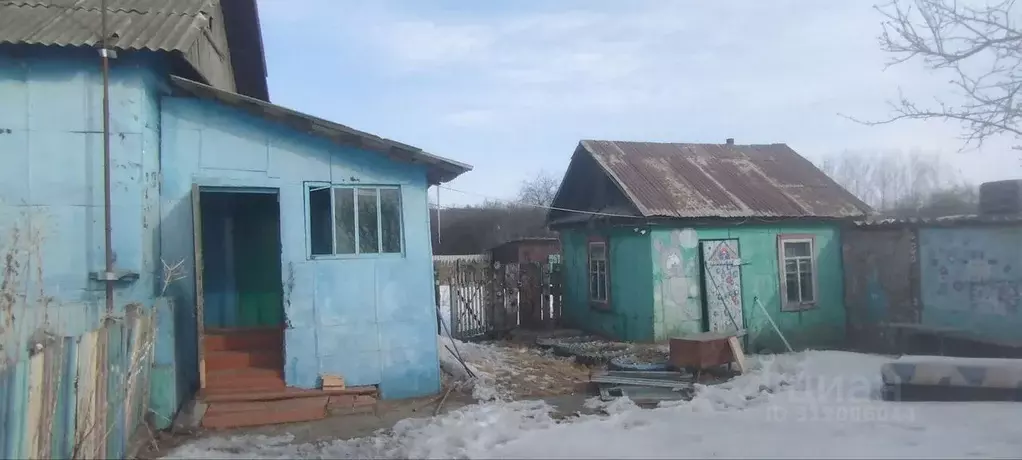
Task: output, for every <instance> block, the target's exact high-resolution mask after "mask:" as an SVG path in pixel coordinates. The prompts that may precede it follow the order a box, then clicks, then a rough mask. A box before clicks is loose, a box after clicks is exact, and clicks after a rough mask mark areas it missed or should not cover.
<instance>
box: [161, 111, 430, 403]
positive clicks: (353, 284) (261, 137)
mask: <svg viewBox="0 0 1022 460" xmlns="http://www.w3.org/2000/svg"><path fill="white" fill-rule="evenodd" d="M161 117H162V145H161V149H162V168H163V169H162V172H163V184H162V186H163V189H162V195H161V197H162V198H161V214H162V217H161V221H162V229H161V236H162V238H161V250H162V253H163V255H164V257H165V258H167V259H169V260H179V259H182V258H184V259H187V260H189V261H191V260H192V247H193V246H192V217H191V212H192V211H191V197H190V195H191V187H192V184H193V183H196V184H199V185H200V186H204V187H205V186H223V187H269V188H274V189H278V190H279V196H280V209H281V216H280V219H281V245H282V260H281V272H282V278H283V279H282V283H283V285H284V304H285V305H284V311H285V315H286V320H287V324H288V325H289V328H288V329H287V331H286V335H285V378H286V380H287V383H288V385H293V386H299V387H305V388H311V387H313V386H315V385H316V383H317V378H318V377H319V375H320V374H340V375H343V376H344V378H345V381H346V382H347V383H348V384H350V385H372V384H378V385H380V390H381V394H382V397H384V398H388V399H389V398H402V397H411V396H418V395H425V394H430V393H434V392H436V391H438V389H439V385H440V374H439V365H438V360H437V348H436V346H437V345H436V316H435V306H434V295H433V279H432V274H433V269H432V264H433V262H432V249H431V247H430V238H429V219H428V214H427V201H426V200H427V198H426V191H427V183H426V171H425V169H424V168H422V167H421V166H415V165H408V164H402V163H396V162H393V161H391V160H388V159H386V158H385V157H383V156H382V155H379V154H376V153H372V152H367V151H362V150H359V149H355V148H346V147H341V146H338V145H336V144H334V143H331V142H329V141H326V140H324V139H322V138H319V137H316V136H312V135H309V134H305V133H300V132H297V131H293V130H290V129H288V128H284V127H281V126H279V125H275V124H272V123H269V122H266V121H264V120H262V119H259V118H256V117H253V116H251V115H249V114H247V113H244V112H241V111H238V110H236V109H233V108H230V107H227V106H223V105H220V104H216V103H213V102H209V101H204V100H197V99H187V98H176V97H165V98H163V99H162V112H161ZM305 182H323V183H333V184H349V185H352V184H367V185H368V184H372V185H399V186H400V187H401V200H402V207H403V215H402V217H403V225H404V228H403V231H404V245H405V251H404V254H402V255H401V256H399V257H398V256H393V255H384V256H359V257H347V258H341V257H338V258H334V259H323V258H316V259H315V260H312V259H310V258H309V256H308V245H307V238H306V228H307V215H306V205H307V197H306V195H305V185H304V184H305ZM191 276H192V273H189V279H187V280H185V281H183V282H181V283H179V284H177V287H176V289H177V290H176V291H175V292H174V295H175V298H176V301H177V302H178V303H185V304H187V307H188V308H181V307H183V306H184V305H179V308H178V310H179V311H190V309H191V308H193V307H194V306H193V303H194V302H193V300H192V299H194V284H193V281H192V278H191ZM180 333H181V334H183V335H182V337H181V339H182V340H183V343H190V344H191V345H192V346H193V347H194V338H193V337H194V327H193V328H192V330H191V331H186V332H180ZM189 339H191V341H190V342H189ZM194 351H195V350H194V348H192V349H191V350H188V351H186V352H183V354H185V355H187V359H191V360H192V361H189V362H188V363H187V365H188V366H193V367H194ZM191 383H193V384H194V381H192V382H191Z"/></svg>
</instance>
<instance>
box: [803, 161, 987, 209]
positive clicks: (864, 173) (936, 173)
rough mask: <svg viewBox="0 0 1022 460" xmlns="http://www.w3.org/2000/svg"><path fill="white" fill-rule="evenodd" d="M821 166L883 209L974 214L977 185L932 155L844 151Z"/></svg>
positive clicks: (854, 193) (834, 177) (861, 197)
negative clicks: (968, 181) (973, 184)
mask: <svg viewBox="0 0 1022 460" xmlns="http://www.w3.org/2000/svg"><path fill="white" fill-rule="evenodd" d="M820 169H822V170H823V172H825V173H827V175H829V176H830V177H831V178H833V179H834V180H835V181H837V182H838V183H839V184H841V185H842V186H843V187H845V189H847V190H848V191H849V192H851V193H852V194H853V195H855V196H857V197H859V199H860V200H862V201H864V202H866V204H868V205H870V206H872V207H873V208H874V209H877V210H879V211H881V212H882V213H886V214H892V215H898V216H916V217H937V216H940V215H952V214H970V213H973V212H975V208H976V203H977V196H976V189H975V187H973V186H971V185H969V184H968V183H966V182H965V181H964V180H963V179H962V178H961V177H960V175H959V174H957V172H956V171H955V170H954V169H953V168H951V166H950V165H949V164H947V163H946V162H944V161H942V160H941V158H940V156H938V155H936V154H926V153H920V152H912V153H909V154H905V153H902V152H898V151H894V152H868V151H846V152H843V153H842V154H841V155H838V156H834V157H829V158H826V159H825V160H824V161H823V162H822V163H821V164H820Z"/></svg>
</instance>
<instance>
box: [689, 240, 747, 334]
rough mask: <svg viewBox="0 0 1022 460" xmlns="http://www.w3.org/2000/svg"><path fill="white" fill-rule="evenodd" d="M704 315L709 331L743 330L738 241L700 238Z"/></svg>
mask: <svg viewBox="0 0 1022 460" xmlns="http://www.w3.org/2000/svg"><path fill="white" fill-rule="evenodd" d="M700 247H701V249H702V255H703V286H705V289H706V299H705V302H706V315H707V318H708V319H709V321H708V323H709V329H710V331H712V332H734V331H741V330H743V329H745V318H744V316H743V315H742V272H741V265H742V259H741V255H740V253H739V251H738V240H715V241H701V242H700Z"/></svg>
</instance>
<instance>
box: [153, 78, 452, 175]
mask: <svg viewBox="0 0 1022 460" xmlns="http://www.w3.org/2000/svg"><path fill="white" fill-rule="evenodd" d="M170 79H171V82H172V83H173V84H174V86H176V87H177V88H179V89H180V90H182V91H184V92H185V93H187V94H190V95H192V96H195V97H201V98H204V99H212V100H215V101H218V102H221V103H223V104H227V105H230V106H233V107H237V108H239V109H242V110H245V111H247V112H249V113H252V114H254V115H256V116H259V117H262V118H265V119H267V120H271V121H274V122H277V123H281V124H284V125H286V126H290V127H291V128H293V129H297V130H300V131H305V132H308V133H311V134H315V135H318V136H323V137H326V138H327V139H330V140H333V141H335V142H338V143H342V144H345V145H354V146H356V147H359V148H363V149H366V150H371V151H375V152H380V153H383V154H384V155H387V156H391V157H393V158H395V159H396V160H398V161H403V162H406V163H416V164H423V165H426V167H427V169H428V171H429V172H428V179H429V181H430V183H431V184H438V183H443V182H449V181H451V180H453V179H454V178H456V177H458V176H460V175H462V174H464V173H466V172H468V171H471V170H472V166H469V165H467V164H464V163H460V162H457V161H454V160H449V159H447V158H442V157H439V156H436V155H433V154H431V153H426V152H424V151H422V149H419V148H418V147H413V146H410V145H407V144H402V143H400V142H397V141H393V140H390V139H385V138H382V137H379V136H376V135H374V134H369V133H367V132H364V131H359V130H357V129H354V128H350V127H348V126H344V125H342V124H339V123H334V122H332V121H329V120H324V119H322V118H318V117H314V116H312V115H309V114H305V113H301V112H298V111H295V110H291V109H289V108H287V107H282V106H279V105H274V104H271V103H269V102H265V101H261V100H259V99H256V98H253V97H248V96H244V95H241V94H237V93H232V92H230V91H224V90H221V89H217V88H214V87H212V86H209V85H204V84H202V83H198V82H194V81H191V80H188V79H185V78H181V77H177V76H171V77H170Z"/></svg>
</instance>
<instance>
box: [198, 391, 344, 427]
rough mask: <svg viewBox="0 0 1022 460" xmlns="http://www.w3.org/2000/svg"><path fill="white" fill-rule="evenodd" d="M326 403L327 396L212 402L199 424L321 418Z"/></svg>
mask: <svg viewBox="0 0 1022 460" xmlns="http://www.w3.org/2000/svg"><path fill="white" fill-rule="evenodd" d="M329 402H330V397H329V396H318V397H314V398H299V399H281V400H276V401H249V402H242V401H238V402H220V403H213V404H210V405H209V408H208V409H206V414H205V415H204V416H203V417H202V426H203V428H207V429H212V430H222V429H228V428H241V427H246V426H258V425H274V424H278V423H294V422H308V421H313V420H320V419H323V418H326V415H327V403H329Z"/></svg>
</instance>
